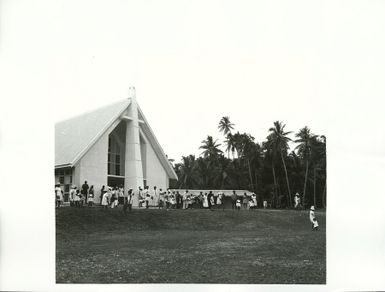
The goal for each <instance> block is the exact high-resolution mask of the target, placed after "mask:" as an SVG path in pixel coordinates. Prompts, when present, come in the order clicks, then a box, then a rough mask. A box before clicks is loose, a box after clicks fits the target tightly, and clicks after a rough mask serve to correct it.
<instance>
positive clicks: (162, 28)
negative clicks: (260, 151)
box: [0, 0, 385, 291]
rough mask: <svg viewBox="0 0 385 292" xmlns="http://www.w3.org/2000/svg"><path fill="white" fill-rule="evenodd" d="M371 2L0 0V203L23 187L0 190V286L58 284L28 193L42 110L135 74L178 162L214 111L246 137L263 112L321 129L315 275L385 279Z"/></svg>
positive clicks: (93, 96) (43, 134) (40, 158)
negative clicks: (321, 198)
mask: <svg viewBox="0 0 385 292" xmlns="http://www.w3.org/2000/svg"><path fill="white" fill-rule="evenodd" d="M384 15H385V2H382V1H246V0H239V1H226V0H222V1H215V0H206V1H202V0H196V1H187V0H178V1H176V0H163V1H150V0H142V1H133V0H131V1H117V0H110V1H89V0H84V1H73V0H66V1H64V0H63V1H61V0H55V1H44V0H36V1H23V0H14V1H5V0H2V1H0V162H1V166H2V167H1V168H0V178H1V183H2V192H1V193H0V196H4V197H2V200H1V201H2V202H9V196H10V194H14V193H15V186H19V185H20V182H22V185H23V188H24V187H25V188H26V189H28V192H27V191H23V192H22V193H21V194H19V196H20V198H23V199H21V200H23V201H26V202H28V204H23V205H19V206H17V210H18V211H17V212H15V209H14V208H9V204H8V203H2V204H0V215H1V217H0V219H1V221H0V223H2V224H1V225H0V227H1V230H0V231H1V237H0V238H1V245H0V247H1V249H0V255H1V262H0V288H1V289H4V290H11V289H16V290H56V291H60V289H62V290H63V288H60V287H58V286H57V285H56V286H55V285H54V284H52V283H53V281H54V280H53V279H54V264H55V263H54V256H53V255H54V252H55V241H54V237H52V236H51V235H52V234H54V232H55V226H54V215H55V214H54V210H53V209H52V206H51V204H50V201H46V200H44V199H41V198H44V194H49V193H50V192H52V190H51V185H52V182H53V172H52V167H53V165H54V159H53V158H54V124H55V122H57V121H60V120H63V119H67V118H70V117H72V116H75V115H77V114H80V113H83V112H86V111H89V110H92V109H96V108H98V107H101V106H104V105H108V104H110V103H113V102H115V101H118V100H121V99H124V98H127V97H128V91H129V87H130V86H135V88H136V95H137V101H138V103H139V104H140V107H141V109H142V110H143V112H144V114H145V116H146V118H147V120H148V121H149V123H150V126H151V128H152V129H153V131H154V133H155V134H156V136H157V138H158V140H159V142H160V144H161V145H162V147H163V149H164V151H165V153H166V154H167V155H168V156H169V158H172V159H175V160H176V161H179V160H180V158H181V157H182V156H183V155H188V154H195V155H199V154H200V151H199V146H200V145H201V141H202V140H203V139H205V138H206V136H207V135H212V136H213V137H214V138H217V139H219V141H221V139H222V136H221V134H220V133H219V132H218V129H217V126H218V123H219V120H220V118H221V117H222V116H229V117H230V120H231V121H232V122H233V123H234V124H235V130H239V131H241V132H247V133H250V134H251V135H252V136H254V137H255V139H256V141H257V142H261V141H263V140H264V139H265V137H266V136H267V131H268V129H269V128H270V127H271V126H272V125H273V122H274V121H276V120H279V121H282V122H283V123H285V124H286V129H287V130H288V131H294V132H297V131H298V130H299V129H300V128H302V127H304V126H305V125H307V126H308V127H310V129H311V130H312V132H313V133H315V134H319V135H321V134H323V135H325V136H326V137H327V159H328V160H327V163H328V169H327V173H328V211H327V212H328V260H327V263H328V285H327V286H326V287H315V286H314V287H312V289H319V290H318V291H324V290H327V291H331V290H336V291H337V290H339V291H340V290H344V291H348V290H356V289H361V290H384V289H385V282H384V280H383V274H384V271H385V264H384V263H385V258H384V253H383V250H384V247H385V236H384V233H383V232H380V231H381V230H384V228H385V219H384V216H383V210H382V209H381V208H380V207H381V206H384V205H385V196H384V195H383V183H382V181H383V178H384V177H385V135H384V134H385V132H384V125H385V119H384V114H383V111H384V110H383V109H384V108H385V107H384V102H383V98H384V96H385V86H384V80H385V54H384V52H385V40H384V37H383V36H384V35H385V34H384V32H385V18H384ZM291 137H292V138H294V137H293V136H291ZM46 182H49V183H46ZM35 198H39V199H35ZM36 209H37V210H39V211H40V212H33V213H31V212H32V211H31V210H36ZM20 214H23V216H21V215H20ZM47 218H48V219H47ZM330 222H332V223H333V224H330ZM15 230H23V232H15ZM362 236H363V237H362ZM26 242H27V243H28V244H27V245H26V244H25V243H26ZM37 262H38V263H39V264H40V265H39V266H38V267H37V266H36V265H35V263H37ZM357 263H361V264H360V265H358V264H357ZM5 267H6V268H5ZM341 271H344V273H341ZM18 275H23V281H22V282H20V281H19V280H18V279H19V278H18ZM41 275H44V279H43V278H42V277H41ZM49 279H51V280H49ZM99 288H100V287H99ZM293 288H295V289H296V291H297V290H298V289H300V288H303V289H304V291H305V290H306V287H293ZM82 289H85V290H86V289H89V290H90V289H95V287H92V288H90V287H85V286H84V287H82ZM100 289H102V288H100ZM116 289H117V290H118V289H120V288H119V287H116ZM186 289H187V288H186ZM237 289H248V288H247V287H243V288H240V287H238V288H237ZM264 289H265V290H266V289H269V287H266V286H265V287H264ZM273 289H274V290H275V289H278V290H280V289H281V290H280V291H287V290H286V289H288V288H287V287H281V288H280V287H278V286H277V287H274V288H273ZM284 289H285V290H284ZM270 291H272V290H270ZM293 291H294V290H293ZM314 291H315V290H314Z"/></svg>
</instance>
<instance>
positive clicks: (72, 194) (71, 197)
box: [69, 185, 76, 207]
mask: <svg viewBox="0 0 385 292" xmlns="http://www.w3.org/2000/svg"><path fill="white" fill-rule="evenodd" d="M75 196H76V186H75V185H73V186H72V187H71V190H70V195H69V200H70V206H71V207H74V206H75Z"/></svg>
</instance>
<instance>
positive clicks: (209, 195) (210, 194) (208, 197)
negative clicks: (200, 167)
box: [207, 191, 214, 210]
mask: <svg viewBox="0 0 385 292" xmlns="http://www.w3.org/2000/svg"><path fill="white" fill-rule="evenodd" d="M212 196H214V194H213V192H212V191H210V192H209V194H208V196H207V200H208V202H209V209H210V210H211V207H212V204H211V201H212V200H211V197H212Z"/></svg>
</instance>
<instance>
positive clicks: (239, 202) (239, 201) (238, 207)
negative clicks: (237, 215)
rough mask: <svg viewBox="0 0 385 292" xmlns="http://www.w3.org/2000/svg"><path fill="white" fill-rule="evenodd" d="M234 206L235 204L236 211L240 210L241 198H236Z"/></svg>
mask: <svg viewBox="0 0 385 292" xmlns="http://www.w3.org/2000/svg"><path fill="white" fill-rule="evenodd" d="M235 206H236V208H237V210H238V211H239V210H241V200H240V199H237V201H236V203H235Z"/></svg>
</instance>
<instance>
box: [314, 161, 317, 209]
mask: <svg viewBox="0 0 385 292" xmlns="http://www.w3.org/2000/svg"><path fill="white" fill-rule="evenodd" d="M315 183H316V168H315V167H314V179H313V205H314V208H317V203H316V195H315V193H316V189H315Z"/></svg>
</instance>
